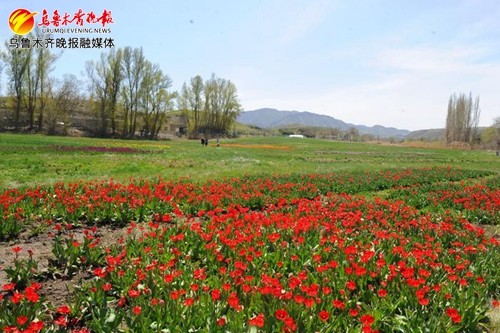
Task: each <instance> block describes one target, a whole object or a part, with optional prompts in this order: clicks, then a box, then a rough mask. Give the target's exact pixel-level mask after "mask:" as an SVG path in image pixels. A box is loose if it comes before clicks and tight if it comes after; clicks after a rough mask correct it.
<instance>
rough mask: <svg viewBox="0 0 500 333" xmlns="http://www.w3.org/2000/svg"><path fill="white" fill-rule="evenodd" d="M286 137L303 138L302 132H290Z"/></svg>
mask: <svg viewBox="0 0 500 333" xmlns="http://www.w3.org/2000/svg"><path fill="white" fill-rule="evenodd" d="M288 137H289V138H301V139H303V138H304V136H303V135H302V134H290V135H289V136H288Z"/></svg>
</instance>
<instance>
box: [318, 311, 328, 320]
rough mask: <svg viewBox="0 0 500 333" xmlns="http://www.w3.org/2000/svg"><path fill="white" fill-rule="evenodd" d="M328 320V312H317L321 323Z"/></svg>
mask: <svg viewBox="0 0 500 333" xmlns="http://www.w3.org/2000/svg"><path fill="white" fill-rule="evenodd" d="M328 318H330V314H329V313H328V311H320V312H319V319H321V320H322V321H327V320H328Z"/></svg>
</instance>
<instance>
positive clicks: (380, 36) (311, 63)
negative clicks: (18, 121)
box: [0, 0, 500, 130]
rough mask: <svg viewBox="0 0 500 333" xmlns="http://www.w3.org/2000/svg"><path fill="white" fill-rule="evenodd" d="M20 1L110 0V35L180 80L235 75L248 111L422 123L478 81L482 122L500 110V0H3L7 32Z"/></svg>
mask: <svg viewBox="0 0 500 333" xmlns="http://www.w3.org/2000/svg"><path fill="white" fill-rule="evenodd" d="M23 7H24V8H26V9H29V10H30V11H38V12H40V14H38V15H37V16H36V21H37V22H40V19H41V12H42V10H43V9H47V11H48V12H49V13H50V12H52V11H53V10H55V9H57V10H59V12H60V13H62V12H65V11H67V12H68V13H74V12H76V11H77V10H78V9H80V8H81V9H83V10H84V11H86V12H88V11H94V12H96V13H97V12H102V10H103V9H106V10H110V11H111V12H112V17H113V20H114V22H115V23H113V24H110V25H109V27H110V28H111V34H109V35H105V36H104V35H101V36H102V37H112V38H114V40H115V45H116V46H118V47H122V46H132V47H140V46H142V47H143V50H144V53H145V55H146V57H147V58H148V59H149V60H151V61H152V62H154V63H159V64H160V66H161V68H162V69H163V71H164V72H165V73H167V74H168V75H169V76H170V77H171V79H172V80H173V87H172V88H173V89H175V90H177V89H180V87H181V86H182V83H183V82H185V81H189V79H190V78H191V77H193V76H195V75H198V74H199V75H201V76H202V77H204V78H208V77H209V76H210V75H211V73H215V74H216V75H217V76H219V77H223V78H225V79H229V80H231V81H233V82H234V83H235V84H236V87H237V88H238V95H239V98H240V101H241V103H242V106H243V108H244V109H245V110H254V109H257V108H262V107H271V108H276V109H280V110H297V111H311V112H315V113H319V114H326V115H330V116H333V117H335V118H338V119H341V120H344V121H346V122H351V123H354V124H363V125H369V126H370V125H375V124H380V125H384V126H393V127H397V128H404V129H410V130H416V129H424V128H437V127H444V123H445V117H446V108H447V103H448V99H449V97H450V95H451V94H453V93H467V94H468V93H469V92H472V94H473V95H479V96H480V106H481V110H482V113H481V125H483V126H489V125H491V124H492V122H493V118H495V117H500V19H499V18H500V1H497V0H489V1H488V0H486V1H479V0H474V1H473V0H463V1H462V0H453V1H452V0H450V1H448V0H440V1H430V0H428V1H425V0H423V1H413V0H400V1H395V0H394V1H384V0H381V1H357V0H352V1H334V0H330V1H328V0H288V1H286V0H258V1H257V0H246V1H235V0H232V1H226V0H211V1H202V0H196V1H195V0H182V1H181V0H176V1H173V0H163V1H160V0H144V1H130V0H122V1H115V0H107V1H95V0H86V1H68V0H64V1H62V0H59V1H56V0H48V1H41V0H32V1H29V0H18V1H8V2H7V1H2V3H1V4H0V13H2V19H3V20H4V22H5V24H3V25H0V36H2V40H6V39H7V38H9V37H10V36H11V35H12V34H11V32H10V30H9V28H8V24H7V20H8V16H9V15H10V13H11V12H12V11H13V10H15V9H17V8H23ZM86 27H88V25H87V26H86ZM83 36H88V37H96V36H98V35H90V34H88V35H85V34H83V35H78V37H83ZM55 37H70V35H68V34H65V35H56V36H55ZM99 53H100V51H97V50H82V49H80V50H77V49H74V50H66V51H64V53H63V54H62V56H61V57H60V59H59V60H58V61H57V63H56V68H55V70H54V72H53V75H54V76H57V77H62V75H63V74H65V73H72V74H76V75H78V76H80V75H82V78H84V75H83V74H84V69H85V62H86V61H87V60H96V59H98V57H99ZM2 77H3V80H5V73H3V74H2ZM3 86H5V84H3ZM4 91H5V88H3V91H2V93H3V92H4Z"/></svg>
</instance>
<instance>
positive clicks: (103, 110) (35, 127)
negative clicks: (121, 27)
mask: <svg viewBox="0 0 500 333" xmlns="http://www.w3.org/2000/svg"><path fill="white" fill-rule="evenodd" d="M30 34H31V36H28V37H30V38H36V37H41V33H40V30H38V29H35V31H34V32H32V33H30ZM0 52H1V53H0V60H1V61H0V71H1V70H2V69H4V70H5V72H6V74H7V82H8V89H7V96H5V97H3V98H2V99H1V105H0V109H2V110H3V111H4V113H6V116H4V117H0V129H1V128H2V127H3V128H4V129H5V128H11V129H12V130H14V131H21V130H27V131H33V132H35V131H36V132H44V133H47V134H55V133H56V132H57V129H58V126H61V125H63V124H64V126H66V127H68V126H69V125H70V124H69V123H70V122H71V119H75V117H80V118H89V119H90V120H91V123H92V124H94V126H93V127H94V128H93V131H92V132H93V134H94V135H96V136H99V137H120V138H133V137H137V136H140V137H143V138H149V139H154V138H157V137H158V134H159V133H160V131H161V130H162V128H163V127H164V125H165V122H166V118H167V116H168V115H169V113H171V112H173V111H180V112H181V114H182V115H183V116H184V117H185V119H186V121H187V123H188V131H189V132H188V134H189V135H190V136H198V135H227V134H229V133H230V129H231V126H232V125H233V123H234V121H235V119H236V117H237V116H238V114H239V112H240V111H241V105H240V102H239V100H238V96H237V89H236V86H235V85H234V83H232V82H231V81H229V80H226V79H223V78H219V77H217V76H216V75H215V74H212V76H211V77H210V78H209V79H207V80H205V81H204V80H203V79H202V78H201V77H200V76H199V75H198V76H195V77H193V78H192V79H191V81H190V83H189V84H186V83H185V84H184V85H183V86H182V90H181V92H180V93H179V92H176V91H173V90H171V87H172V80H171V78H170V77H169V76H168V75H167V74H166V73H164V72H163V70H162V69H161V67H160V65H159V64H155V63H152V62H151V61H150V60H148V59H147V58H146V56H145V54H144V51H143V49H142V48H132V47H124V48H113V49H110V50H109V51H108V52H105V53H102V54H101V55H100V57H99V59H97V60H89V61H87V62H86V65H85V74H86V81H87V82H86V83H87V86H88V93H85V91H84V89H82V88H83V87H85V86H86V84H85V82H82V81H80V80H78V78H76V77H75V76H74V75H65V76H64V77H63V79H62V80H61V79H57V78H55V77H54V76H52V75H51V73H52V71H53V70H54V66H55V65H56V62H57V60H58V59H59V57H60V54H56V53H54V52H52V51H51V50H50V49H47V48H37V49H33V48H29V49H15V48H9V47H8V44H7V42H5V50H1V51H0ZM2 122H3V126H2V124H1V123H2Z"/></svg>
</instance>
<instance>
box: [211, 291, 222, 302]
mask: <svg viewBox="0 0 500 333" xmlns="http://www.w3.org/2000/svg"><path fill="white" fill-rule="evenodd" d="M220 295H221V292H220V290H219V289H214V290H212V299H213V300H214V301H217V300H218V299H219V298H220Z"/></svg>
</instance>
